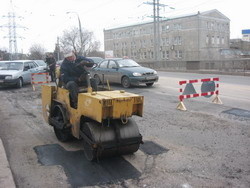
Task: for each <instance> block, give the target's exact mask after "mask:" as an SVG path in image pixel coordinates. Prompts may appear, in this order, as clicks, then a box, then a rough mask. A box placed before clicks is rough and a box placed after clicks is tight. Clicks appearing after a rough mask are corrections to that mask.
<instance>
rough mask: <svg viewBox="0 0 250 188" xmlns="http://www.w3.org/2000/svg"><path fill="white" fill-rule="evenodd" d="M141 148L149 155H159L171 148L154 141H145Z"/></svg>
mask: <svg viewBox="0 0 250 188" xmlns="http://www.w3.org/2000/svg"><path fill="white" fill-rule="evenodd" d="M140 150H141V151H143V152H144V153H145V154H147V155H159V154H162V153H166V152H168V151H169V149H166V148H164V147H162V146H160V145H159V144H156V143H154V142H152V141H144V144H142V145H141V146H140Z"/></svg>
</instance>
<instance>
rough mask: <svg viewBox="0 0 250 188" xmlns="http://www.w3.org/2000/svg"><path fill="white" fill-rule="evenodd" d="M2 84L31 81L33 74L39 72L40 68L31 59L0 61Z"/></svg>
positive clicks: (0, 81) (0, 83)
mask: <svg viewBox="0 0 250 188" xmlns="http://www.w3.org/2000/svg"><path fill="white" fill-rule="evenodd" d="M0 64H1V69H0V86H15V87H18V88H21V87H22V86H23V84H27V83H31V74H32V73H38V72H39V68H38V66H37V64H35V62H34V61H31V60H15V61H5V62H0Z"/></svg>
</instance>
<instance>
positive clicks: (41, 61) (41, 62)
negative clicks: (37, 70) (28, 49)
mask: <svg viewBox="0 0 250 188" xmlns="http://www.w3.org/2000/svg"><path fill="white" fill-rule="evenodd" d="M36 63H37V64H38V65H39V66H46V65H47V64H46V63H45V62H44V61H43V60H36Z"/></svg>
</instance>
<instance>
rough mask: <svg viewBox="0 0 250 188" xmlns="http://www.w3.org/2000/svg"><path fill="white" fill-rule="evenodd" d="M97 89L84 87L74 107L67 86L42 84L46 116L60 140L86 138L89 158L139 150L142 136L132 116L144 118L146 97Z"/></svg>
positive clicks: (84, 141) (84, 142) (84, 143)
mask: <svg viewBox="0 0 250 188" xmlns="http://www.w3.org/2000/svg"><path fill="white" fill-rule="evenodd" d="M98 90H99V91H92V88H91V86H88V87H87V88H82V89H81V92H79V94H78V104H77V108H73V107H71V104H70V96H69V91H68V90H67V89H65V88H62V87H57V86H51V85H43V86H42V107H43V116H44V119H45V120H46V122H47V123H48V124H49V125H51V126H53V128H54V132H55V135H56V137H57V139H58V140H59V141H61V142H66V141H69V140H70V139H72V138H73V137H75V138H77V139H81V140H83V148H84V153H85V156H86V158H87V159H88V160H89V161H94V160H97V159H100V158H102V157H108V156H114V155H124V154H131V153H134V152H136V151H137V150H138V149H139V146H140V144H141V143H142V136H141V134H140V132H139V129H138V126H137V124H136V122H135V121H134V120H133V118H132V116H133V115H137V116H140V117H142V114H143V102H144V97H143V96H140V95H137V94H133V93H129V92H126V91H124V90H113V91H111V90H106V89H98Z"/></svg>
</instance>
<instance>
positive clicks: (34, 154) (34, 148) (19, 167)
mask: <svg viewBox="0 0 250 188" xmlns="http://www.w3.org/2000/svg"><path fill="white" fill-rule="evenodd" d="M159 75H160V80H159V82H158V83H156V84H155V85H154V86H153V87H150V88H148V87H144V86H141V87H134V88H129V89H126V91H128V92H132V93H137V94H140V95H143V96H144V97H145V105H144V116H143V117H142V118H141V117H134V119H135V120H136V122H137V124H138V127H139V129H140V132H141V134H142V135H143V140H144V142H145V144H144V145H143V146H142V147H141V148H140V150H138V152H136V153H135V154H133V155H127V156H122V157H118V158H112V159H109V160H108V159H107V160H103V161H100V162H98V163H89V162H88V161H86V159H85V157H84V155H83V147H82V142H81V141H72V142H70V143H60V142H59V141H58V140H57V139H56V137H55V135H54V132H53V129H52V128H51V127H50V126H48V125H47V124H46V123H45V122H44V120H43V117H42V112H41V89H40V88H39V87H37V90H36V91H33V90H32V87H31V86H29V85H28V86H25V87H24V88H22V89H12V88H0V104H1V105H0V138H1V139H2V141H3V143H4V146H5V149H6V152H7V157H8V160H9V163H10V167H11V170H12V173H13V176H14V180H15V183H16V185H17V187H21V188H29V187H32V188H33V187H53V188H54V187H60V188H61V187H86V186H87V187H88V186H89V187H93V186H95V187H183V188H184V187H202V186H205V187H250V158H249V156H250V128H249V125H250V78H249V77H241V76H226V75H219V76H218V75H205V74H190V73H169V72H159ZM212 77H219V78H220V80H221V81H220V85H219V90H220V99H221V101H222V102H223V104H214V103H211V101H212V97H211V98H205V97H199V98H192V99H186V100H184V104H185V106H186V108H187V111H179V110H176V106H177V104H178V102H179V101H178V95H179V88H180V86H179V84H178V82H179V81H180V80H189V79H201V78H212ZM112 88H113V89H123V88H122V87H120V86H119V85H115V86H112ZM194 88H195V90H196V91H197V92H199V90H200V85H199V84H197V85H195V84H194ZM0 187H1V185H0Z"/></svg>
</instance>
